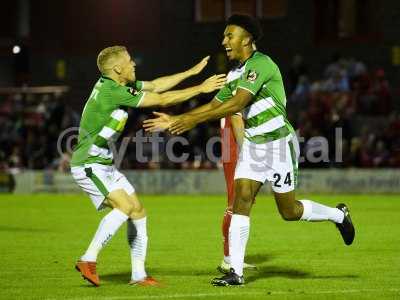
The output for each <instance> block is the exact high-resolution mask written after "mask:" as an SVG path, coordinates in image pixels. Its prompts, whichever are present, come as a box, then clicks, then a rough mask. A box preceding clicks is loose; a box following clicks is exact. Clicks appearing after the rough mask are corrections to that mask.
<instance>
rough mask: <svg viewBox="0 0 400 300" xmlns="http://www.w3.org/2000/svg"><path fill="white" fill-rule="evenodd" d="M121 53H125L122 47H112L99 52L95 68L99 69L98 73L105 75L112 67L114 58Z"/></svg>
mask: <svg viewBox="0 0 400 300" xmlns="http://www.w3.org/2000/svg"><path fill="white" fill-rule="evenodd" d="M123 52H127V49H126V47H124V46H112V47H107V48H104V49H103V50H101V51H100V53H99V55H98V56H97V67H98V68H99V71H100V72H101V73H102V74H107V72H108V71H109V70H110V69H111V68H112V67H113V64H114V63H115V58H117V57H118V56H119V55H120V54H121V53H123Z"/></svg>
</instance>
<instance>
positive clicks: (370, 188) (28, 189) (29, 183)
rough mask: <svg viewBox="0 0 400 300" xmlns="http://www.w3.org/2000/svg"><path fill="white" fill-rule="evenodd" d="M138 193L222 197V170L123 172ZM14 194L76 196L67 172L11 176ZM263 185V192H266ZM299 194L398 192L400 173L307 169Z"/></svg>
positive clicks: (376, 170)
mask: <svg viewBox="0 0 400 300" xmlns="http://www.w3.org/2000/svg"><path fill="white" fill-rule="evenodd" d="M123 173H124V174H125V175H126V176H127V177H128V179H129V181H130V182H131V183H132V184H133V185H134V186H135V188H136V190H137V192H138V193H140V194H223V193H225V180H224V177H223V172H222V171H221V170H129V171H123ZM14 178H15V182H16V184H15V189H14V193H24V194H28V193H29V194H30V193H79V192H80V189H79V188H78V186H77V185H76V184H75V182H74V181H73V179H72V177H71V176H70V174H68V173H59V172H55V171H24V172H21V173H19V174H16V175H15V176H14ZM270 191H271V188H270V185H269V184H265V186H264V187H263V188H262V190H261V192H262V193H269V192H270ZM297 191H298V192H299V193H304V194H306V193H329V194H340V193H357V194H370V193H391V194H393V193H399V194H400V170H396V169H375V170H365V169H314V170H310V169H306V170H301V171H300V174H299V180H298V189H297Z"/></svg>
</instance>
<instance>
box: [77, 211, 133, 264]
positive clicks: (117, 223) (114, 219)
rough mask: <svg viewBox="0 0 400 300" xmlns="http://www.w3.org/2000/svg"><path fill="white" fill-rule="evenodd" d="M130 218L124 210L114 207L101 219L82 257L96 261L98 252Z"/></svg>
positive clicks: (84, 259) (82, 258)
mask: <svg viewBox="0 0 400 300" xmlns="http://www.w3.org/2000/svg"><path fill="white" fill-rule="evenodd" d="M127 219H128V216H127V215H126V214H124V213H123V212H122V211H120V210H118V209H116V208H114V209H113V210H112V211H110V212H109V213H108V214H107V215H105V216H104V218H103V219H102V220H101V222H100V224H99V227H98V228H97V231H96V233H95V235H94V237H93V240H92V242H91V243H90V245H89V248H88V249H87V250H86V253H85V254H84V255H83V256H82V257H81V260H83V261H96V260H97V254H99V252H100V250H101V248H103V247H104V246H105V245H106V244H107V242H108V241H109V240H110V239H111V238H112V236H113V235H114V234H115V233H116V232H117V230H118V228H120V227H121V225H122V224H123V223H124V222H125V221H126V220H127Z"/></svg>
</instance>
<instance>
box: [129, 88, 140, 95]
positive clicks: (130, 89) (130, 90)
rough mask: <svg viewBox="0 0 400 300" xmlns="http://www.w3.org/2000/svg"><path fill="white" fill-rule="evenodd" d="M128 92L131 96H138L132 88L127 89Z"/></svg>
mask: <svg viewBox="0 0 400 300" xmlns="http://www.w3.org/2000/svg"><path fill="white" fill-rule="evenodd" d="M128 92H129V93H131V94H132V95H133V96H137V94H139V92H138V91H137V90H135V89H134V88H133V87H131V88H129V89H128Z"/></svg>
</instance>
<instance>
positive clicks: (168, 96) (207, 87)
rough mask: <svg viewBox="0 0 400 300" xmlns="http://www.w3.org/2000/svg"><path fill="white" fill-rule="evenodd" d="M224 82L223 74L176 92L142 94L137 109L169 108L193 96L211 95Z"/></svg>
mask: <svg viewBox="0 0 400 300" xmlns="http://www.w3.org/2000/svg"><path fill="white" fill-rule="evenodd" d="M225 82H226V78H225V74H219V75H213V76H211V77H209V78H208V79H206V80H205V81H203V83H201V84H199V85H196V86H193V87H190V88H186V89H182V90H176V91H170V92H165V93H161V94H158V93H151V92H146V93H144V96H143V99H142V100H141V101H140V103H139V105H138V106H139V107H151V106H162V107H166V106H171V105H174V104H177V103H181V102H184V101H186V100H188V99H190V98H192V97H194V96H197V95H198V94H201V93H211V92H213V91H215V90H217V89H220V88H222V87H223V86H224V84H225Z"/></svg>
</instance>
